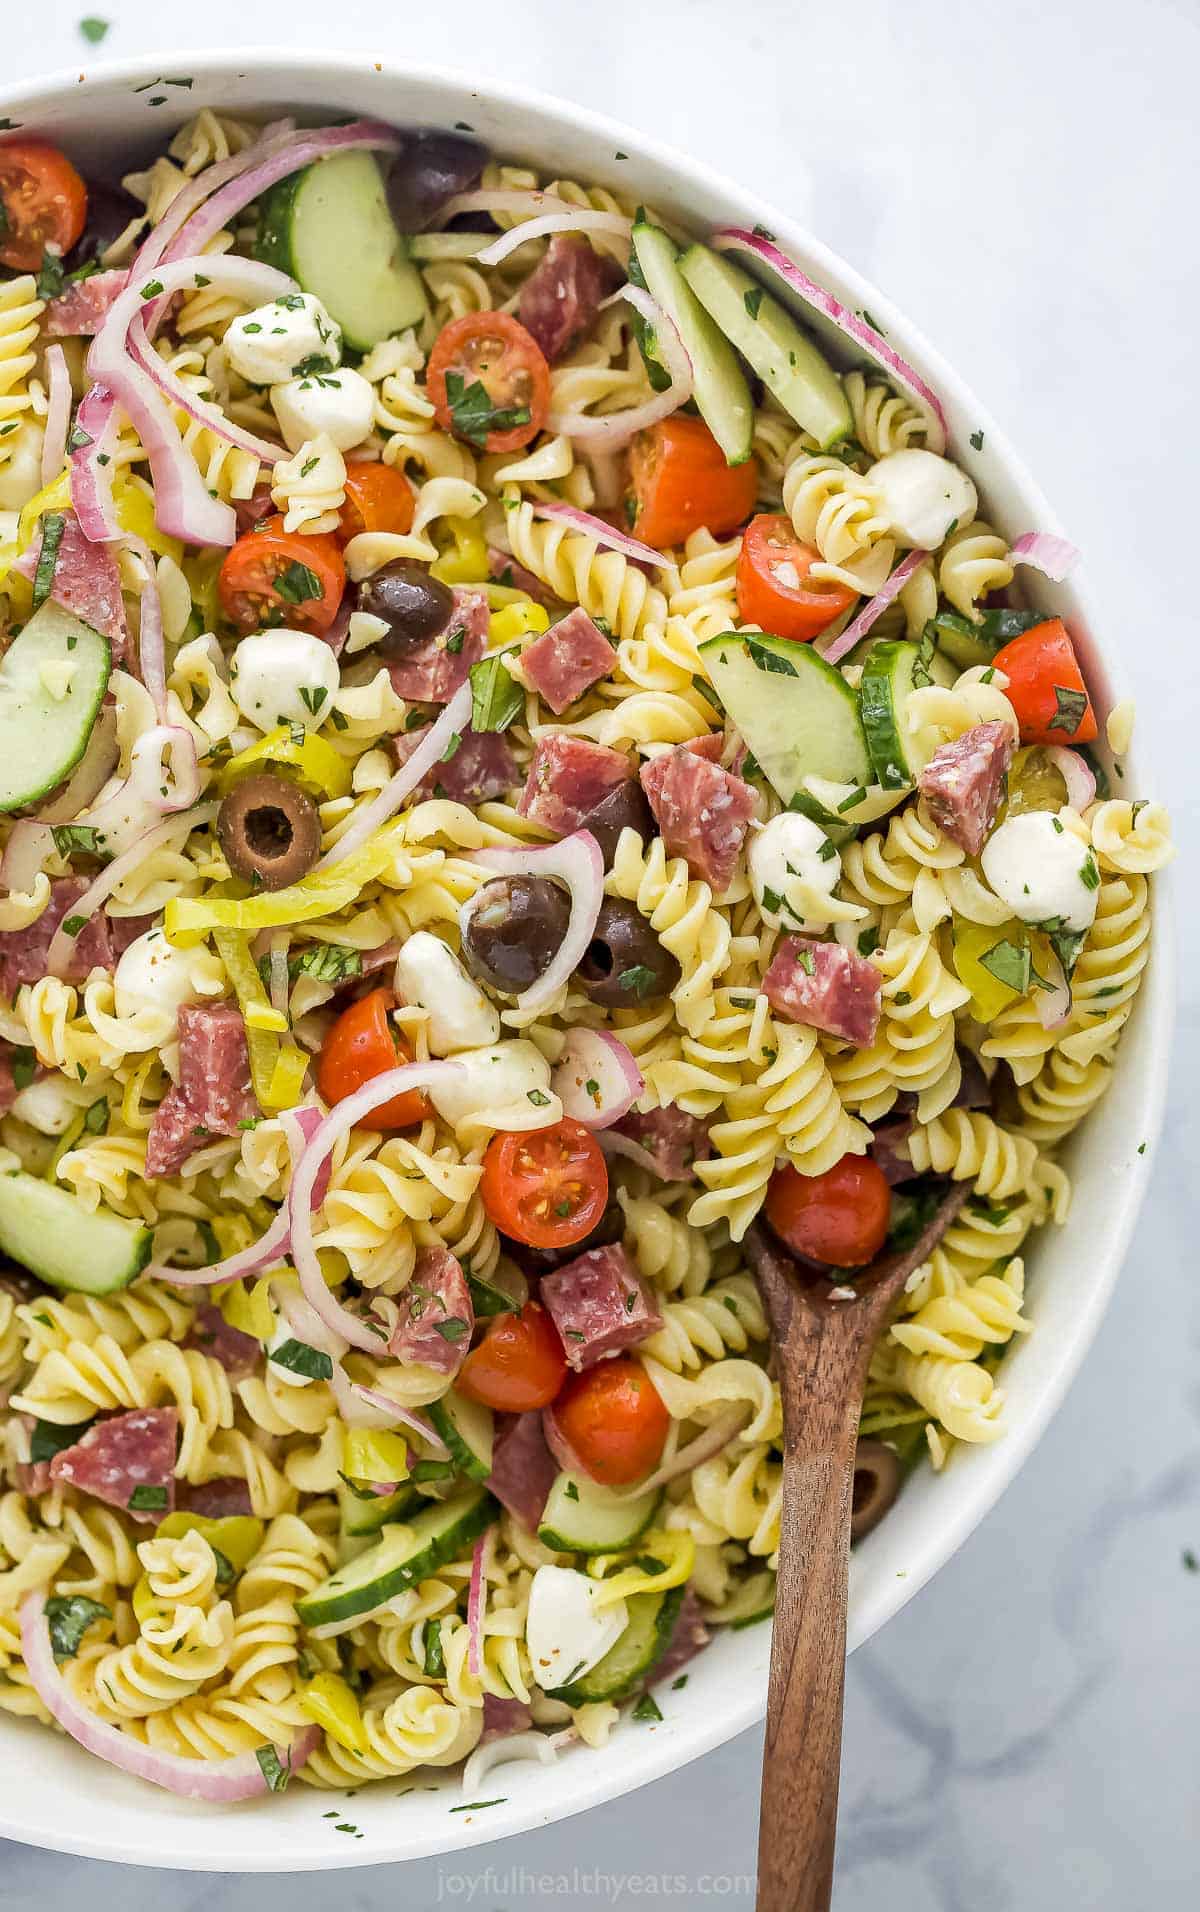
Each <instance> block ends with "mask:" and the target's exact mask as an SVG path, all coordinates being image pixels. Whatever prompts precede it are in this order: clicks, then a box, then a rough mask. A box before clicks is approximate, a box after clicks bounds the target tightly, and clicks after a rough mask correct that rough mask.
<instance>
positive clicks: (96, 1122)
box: [83, 1096, 108, 1135]
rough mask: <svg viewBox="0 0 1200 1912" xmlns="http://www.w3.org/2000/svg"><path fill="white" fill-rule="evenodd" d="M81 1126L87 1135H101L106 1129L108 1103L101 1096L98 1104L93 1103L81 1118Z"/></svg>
mask: <svg viewBox="0 0 1200 1912" xmlns="http://www.w3.org/2000/svg"><path fill="white" fill-rule="evenodd" d="M83 1126H84V1128H85V1129H86V1130H87V1132H88V1134H89V1135H103V1134H104V1131H105V1129H106V1128H107V1127H108V1103H107V1102H106V1101H105V1099H104V1097H103V1096H101V1098H100V1100H99V1102H93V1103H92V1106H91V1108H90V1109H89V1110H88V1112H87V1114H86V1115H85V1116H84V1118H83Z"/></svg>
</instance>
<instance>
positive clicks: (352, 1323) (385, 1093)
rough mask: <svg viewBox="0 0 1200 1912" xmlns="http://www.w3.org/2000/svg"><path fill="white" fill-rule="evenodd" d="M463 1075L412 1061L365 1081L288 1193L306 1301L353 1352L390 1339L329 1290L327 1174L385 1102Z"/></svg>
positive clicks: (327, 1127) (310, 1151)
mask: <svg viewBox="0 0 1200 1912" xmlns="http://www.w3.org/2000/svg"><path fill="white" fill-rule="evenodd" d="M460 1073H461V1071H460V1069H459V1065H458V1064H457V1063H454V1062H409V1063H406V1064H405V1065H404V1066H403V1067H402V1068H399V1069H387V1070H385V1072H384V1073H383V1075H380V1076H376V1077H375V1078H374V1080H373V1081H371V1082H367V1083H364V1085H363V1087H362V1088H361V1089H356V1090H355V1092H354V1094H353V1095H348V1096H347V1097H346V1098H345V1100H344V1101H342V1102H339V1103H338V1105H337V1107H336V1108H335V1109H333V1110H331V1111H330V1113H329V1114H328V1115H327V1116H325V1118H324V1120H323V1121H322V1122H321V1123H320V1125H319V1126H318V1128H317V1129H316V1130H315V1132H314V1133H313V1135H312V1136H311V1137H310V1138H309V1141H308V1145H307V1147H306V1148H305V1150H304V1153H303V1154H302V1155H301V1157H300V1160H299V1161H298V1162H297V1164H296V1167H295V1170H294V1172H293V1174H292V1186H291V1189H290V1191H289V1193H288V1211H289V1213H290V1215H291V1224H292V1236H291V1248H292V1260H293V1262H294V1263H295V1267H296V1273H297V1274H298V1275H299V1277H300V1286H301V1288H302V1289H303V1290H304V1295H305V1299H306V1300H307V1301H309V1302H310V1303H311V1304H312V1306H313V1307H314V1308H315V1309H316V1312H317V1313H318V1315H319V1316H320V1317H321V1320H322V1321H323V1322H324V1323H325V1325H326V1327H327V1328H332V1329H333V1332H334V1333H335V1334H339V1335H341V1337H342V1339H343V1341H348V1342H349V1343H350V1346H351V1347H352V1348H361V1349H363V1351H364V1352H365V1353H367V1354H374V1355H379V1354H381V1353H382V1352H383V1350H384V1348H385V1347H386V1346H387V1336H386V1335H385V1334H384V1333H383V1332H382V1331H381V1330H380V1329H378V1328H373V1327H371V1326H369V1325H368V1323H367V1322H366V1321H365V1320H364V1318H363V1316H362V1315H357V1314H352V1313H351V1312H350V1310H349V1309H348V1308H344V1307H343V1306H342V1304H341V1302H340V1301H338V1300H337V1298H336V1296H334V1295H333V1294H332V1293H331V1292H330V1290H329V1288H328V1287H327V1286H326V1284H325V1277H324V1275H323V1274H322V1273H321V1264H320V1262H319V1261H318V1260H317V1250H316V1245H315V1243H314V1241H313V1214H314V1212H315V1211H316V1209H318V1208H319V1207H320V1205H321V1202H322V1200H323V1199H324V1197H323V1195H322V1193H321V1192H320V1176H321V1172H322V1170H323V1169H324V1168H325V1165H326V1163H327V1162H328V1160H329V1157H330V1155H331V1154H332V1153H333V1150H334V1148H335V1146H336V1145H337V1143H338V1142H339V1141H340V1140H341V1138H342V1136H343V1135H348V1134H349V1133H350V1130H351V1129H352V1128H353V1127H354V1125H355V1123H356V1122H360V1121H362V1119H363V1118H364V1116H368V1115H370V1113H371V1111H372V1109H377V1108H379V1106H380V1105H381V1103H384V1102H389V1101H390V1100H391V1098H392V1097H393V1096H394V1095H401V1094H403V1092H404V1091H405V1090H407V1089H424V1088H427V1087H428V1086H429V1084H430V1083H433V1082H440V1081H441V1080H443V1078H444V1077H446V1076H447V1075H458V1074H460Z"/></svg>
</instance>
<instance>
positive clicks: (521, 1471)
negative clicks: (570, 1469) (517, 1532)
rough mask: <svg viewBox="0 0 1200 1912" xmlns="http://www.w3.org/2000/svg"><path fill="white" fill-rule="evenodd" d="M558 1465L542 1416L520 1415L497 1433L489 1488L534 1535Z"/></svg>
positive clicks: (535, 1414) (514, 1417)
mask: <svg viewBox="0 0 1200 1912" xmlns="http://www.w3.org/2000/svg"><path fill="white" fill-rule="evenodd" d="M557 1473H558V1463H557V1461H556V1460H555V1458H554V1456H553V1454H552V1453H551V1452H550V1449H549V1448H548V1447H547V1446H546V1436H545V1434H544V1433H543V1431H542V1417H541V1415H540V1413H530V1414H517V1415H514V1416H513V1419H512V1421H511V1422H510V1423H509V1425H508V1426H507V1427H506V1428H505V1429H504V1431H503V1433H500V1434H497V1436H496V1444H495V1448H494V1450H493V1453H492V1471H491V1474H490V1476H489V1477H488V1486H489V1487H490V1488H491V1490H492V1492H493V1494H495V1496H496V1499H497V1500H498V1501H500V1503H501V1504H502V1506H505V1507H507V1508H508V1511H509V1513H510V1514H512V1516H513V1518H514V1519H515V1520H519V1521H520V1523H521V1525H522V1527H526V1528H528V1529H529V1531H530V1533H533V1532H535V1531H536V1529H537V1524H538V1521H539V1520H540V1519H541V1517H542V1510H543V1508H544V1507H545V1505H546V1496H547V1494H548V1493H549V1492H550V1489H551V1487H552V1486H553V1485H554V1477H555V1475H556V1474H557Z"/></svg>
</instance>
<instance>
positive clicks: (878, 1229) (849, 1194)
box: [766, 1155, 892, 1268]
mask: <svg viewBox="0 0 1200 1912" xmlns="http://www.w3.org/2000/svg"><path fill="white" fill-rule="evenodd" d="M891 1206H892V1197H891V1190H890V1188H889V1187H888V1184H887V1179H886V1177H885V1176H884V1173H883V1170H882V1169H881V1168H880V1167H879V1165H878V1163H876V1162H874V1161H872V1159H871V1157H870V1156H869V1155H843V1157H842V1159H841V1161H840V1162H835V1163H834V1165H833V1167H832V1168H831V1169H827V1170H826V1171H825V1173H824V1175H801V1174H800V1173H799V1171H798V1170H797V1169H794V1168H792V1167H790V1166H788V1167H786V1168H781V1169H777V1170H776V1171H775V1174H774V1175H773V1176H772V1177H771V1181H770V1185H769V1187H768V1189H767V1201H766V1212H767V1220H768V1221H769V1222H770V1224H771V1227H772V1228H773V1229H774V1230H775V1233H776V1234H777V1235H778V1236H779V1239H780V1241H782V1242H783V1243H784V1244H785V1245H786V1246H787V1247H788V1248H790V1249H791V1250H792V1252H793V1253H794V1254H797V1255H805V1256H807V1257H808V1259H809V1260H810V1261H821V1262H828V1263H829V1264H830V1265H831V1266H832V1267H834V1268H863V1267H865V1266H866V1265H867V1263H868V1262H872V1261H874V1259H875V1257H876V1256H877V1255H878V1254H879V1251H880V1249H881V1248H882V1247H883V1244H884V1242H885V1241H886V1239H887V1231H888V1223H889V1220H890V1217H891Z"/></svg>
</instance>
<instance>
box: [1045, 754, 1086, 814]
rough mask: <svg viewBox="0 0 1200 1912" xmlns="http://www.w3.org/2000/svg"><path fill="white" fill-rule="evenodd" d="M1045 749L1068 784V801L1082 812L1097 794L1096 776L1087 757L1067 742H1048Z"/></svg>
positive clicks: (1073, 807)
mask: <svg viewBox="0 0 1200 1912" xmlns="http://www.w3.org/2000/svg"><path fill="white" fill-rule="evenodd" d="M1044 749H1045V752H1046V755H1047V757H1049V759H1050V761H1051V763H1052V764H1053V765H1054V766H1055V768H1056V770H1057V771H1058V773H1059V775H1060V776H1061V778H1062V780H1063V782H1064V783H1065V784H1066V786H1067V802H1068V803H1069V804H1070V806H1071V808H1072V810H1078V811H1080V812H1081V813H1082V812H1083V811H1084V810H1086V809H1087V807H1088V804H1089V803H1091V802H1092V800H1093V798H1094V797H1095V795H1096V776H1095V772H1094V771H1093V770H1092V768H1091V765H1090V764H1089V763H1088V761H1087V758H1086V757H1081V756H1080V754H1079V752H1078V751H1077V750H1069V749H1068V748H1067V746H1066V744H1046V745H1045V746H1044Z"/></svg>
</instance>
